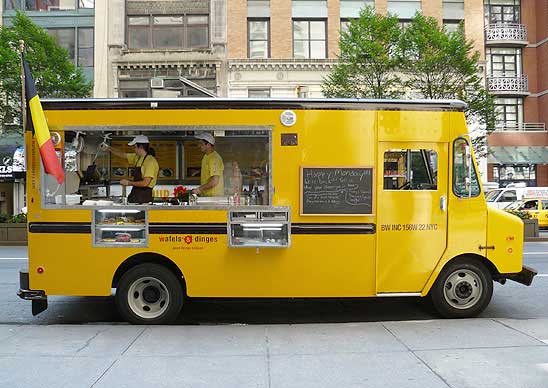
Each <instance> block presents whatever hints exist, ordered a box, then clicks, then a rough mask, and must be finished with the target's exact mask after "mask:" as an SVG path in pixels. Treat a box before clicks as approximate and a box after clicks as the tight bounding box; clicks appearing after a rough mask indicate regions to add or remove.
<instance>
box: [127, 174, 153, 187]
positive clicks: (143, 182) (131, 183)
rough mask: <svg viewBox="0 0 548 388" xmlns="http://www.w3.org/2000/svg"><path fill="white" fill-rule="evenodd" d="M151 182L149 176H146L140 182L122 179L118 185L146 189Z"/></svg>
mask: <svg viewBox="0 0 548 388" xmlns="http://www.w3.org/2000/svg"><path fill="white" fill-rule="evenodd" d="M151 181H152V178H151V177H149V176H146V177H144V178H143V180H140V181H135V182H134V181H128V180H127V179H122V180H121V181H120V184H121V185H122V186H135V187H148V185H149V184H150V182H151Z"/></svg>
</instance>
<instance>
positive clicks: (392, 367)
mask: <svg viewBox="0 0 548 388" xmlns="http://www.w3.org/2000/svg"><path fill="white" fill-rule="evenodd" d="M0 341H1V343H2V346H1V347H0V364H1V365H2V367H1V368H0V386H1V387H10V388H16V387H21V388H23V387H24V388H32V387H37V388H38V387H40V388H47V387H52V388H53V387H55V388H57V387H97V388H99V387H118V388H123V387H128V388H129V387H136V386H144V387H149V386H150V387H174V388H175V387H177V388H179V387H204V388H205V387H207V388H215V387H222V388H229V387H238V388H242V387H265V388H278V387H314V388H318V387H322V388H329V387H334V388H346V387H367V388H375V387H379V388H392V387H398V388H414V387H417V388H430V387H432V388H437V387H452V388H467V387H469V388H472V387H473V388H491V387H492V388H506V387H507V388H546V387H548V319H535V320H512V319H479V318H478V319H466V320H429V321H406V322H379V323H346V324H303V325H249V326H248V325H205V326H154V327H141V326H129V325H52V326H34V325H0Z"/></svg>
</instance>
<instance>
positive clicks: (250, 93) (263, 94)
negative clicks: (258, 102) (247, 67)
mask: <svg viewBox="0 0 548 388" xmlns="http://www.w3.org/2000/svg"><path fill="white" fill-rule="evenodd" d="M247 97H249V98H270V88H262V89H261V88H253V89H248V90H247Z"/></svg>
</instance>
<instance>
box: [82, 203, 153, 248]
mask: <svg viewBox="0 0 548 388" xmlns="http://www.w3.org/2000/svg"><path fill="white" fill-rule="evenodd" d="M92 235H93V236H92V238H93V246H96V247H147V246H148V212H147V211H146V210H144V209H138V208H131V207H124V208H113V207H108V208H100V209H94V210H93V224H92Z"/></svg>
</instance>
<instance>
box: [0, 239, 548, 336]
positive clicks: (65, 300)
mask: <svg viewBox="0 0 548 388" xmlns="http://www.w3.org/2000/svg"><path fill="white" fill-rule="evenodd" d="M26 257H27V250H26V247H0V324H31V325H33V324H84V323H101V324H105V323H118V322H121V320H120V317H119V316H118V314H117V312H116V309H115V306H114V301H113V298H106V297H85V298H84V297H50V298H49V308H48V309H47V310H46V311H45V312H43V313H41V314H40V315H38V316H36V317H33V316H32V314H31V303H30V302H28V301H23V300H21V299H19V298H18V297H17V296H16V295H15V294H16V292H17V290H18V288H19V276H18V271H19V269H20V268H23V267H25V266H26V260H25V258H26ZM524 264H526V265H528V266H530V267H533V268H535V269H537V270H538V272H539V274H540V275H539V276H537V277H536V278H535V281H534V282H533V285H532V286H531V287H525V286H523V285H521V284H517V283H514V282H507V283H506V285H504V286H502V285H499V284H498V283H496V284H495V291H494V294H493V299H492V301H491V304H490V305H489V307H488V308H487V309H486V310H485V311H484V312H483V313H482V315H481V317H482V318H511V319H529V318H548V308H546V306H547V302H546V295H547V294H548V242H535V243H532V242H529V243H525V253H524ZM437 318H439V316H438V315H437V314H436V313H435V312H433V311H432V310H431V309H430V308H429V307H428V305H426V304H425V303H423V301H422V300H421V299H420V298H382V299H380V298H379V299H378V298H370V299H320V300H318V299H315V300H302V299H293V300H269V301H261V300H258V301H257V300H252V301H250V300H228V301H227V300H192V301H190V302H189V303H187V304H186V305H185V307H184V309H183V313H182V314H181V316H180V318H179V320H178V323H179V324H188V325H200V324H202V325H203V324H209V325H211V324H220V325H222V324H234V323H243V324H280V323H343V322H384V321H406V320H407V321H408V320H429V319H437Z"/></svg>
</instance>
